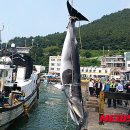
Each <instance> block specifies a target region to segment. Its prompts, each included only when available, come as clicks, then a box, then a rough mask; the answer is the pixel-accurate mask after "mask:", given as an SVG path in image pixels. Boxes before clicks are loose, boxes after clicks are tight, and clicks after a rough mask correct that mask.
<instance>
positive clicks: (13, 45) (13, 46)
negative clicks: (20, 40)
mask: <svg viewBox="0 0 130 130" xmlns="http://www.w3.org/2000/svg"><path fill="white" fill-rule="evenodd" d="M11 48H12V64H13V52H15V44H14V43H12V44H11Z"/></svg>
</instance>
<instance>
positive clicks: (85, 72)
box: [48, 56, 111, 78]
mask: <svg viewBox="0 0 130 130" xmlns="http://www.w3.org/2000/svg"><path fill="white" fill-rule="evenodd" d="M60 65H61V56H50V57H49V72H48V73H49V74H57V75H60ZM80 72H81V76H82V77H83V78H87V77H92V78H94V77H106V76H107V77H108V76H110V73H111V70H110V68H103V67H80Z"/></svg>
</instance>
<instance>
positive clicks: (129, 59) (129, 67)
mask: <svg viewBox="0 0 130 130" xmlns="http://www.w3.org/2000/svg"><path fill="white" fill-rule="evenodd" d="M124 60H125V71H130V52H124Z"/></svg>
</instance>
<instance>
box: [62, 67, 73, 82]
mask: <svg viewBox="0 0 130 130" xmlns="http://www.w3.org/2000/svg"><path fill="white" fill-rule="evenodd" d="M62 80H63V84H70V83H71V82H72V70H71V69H67V70H65V71H63V73H62Z"/></svg>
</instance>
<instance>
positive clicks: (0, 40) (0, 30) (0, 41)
mask: <svg viewBox="0 0 130 130" xmlns="http://www.w3.org/2000/svg"><path fill="white" fill-rule="evenodd" d="M3 30H4V25H3V26H2V28H1V29H0V45H1V51H2V39H1V32H2V31H3Z"/></svg>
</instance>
